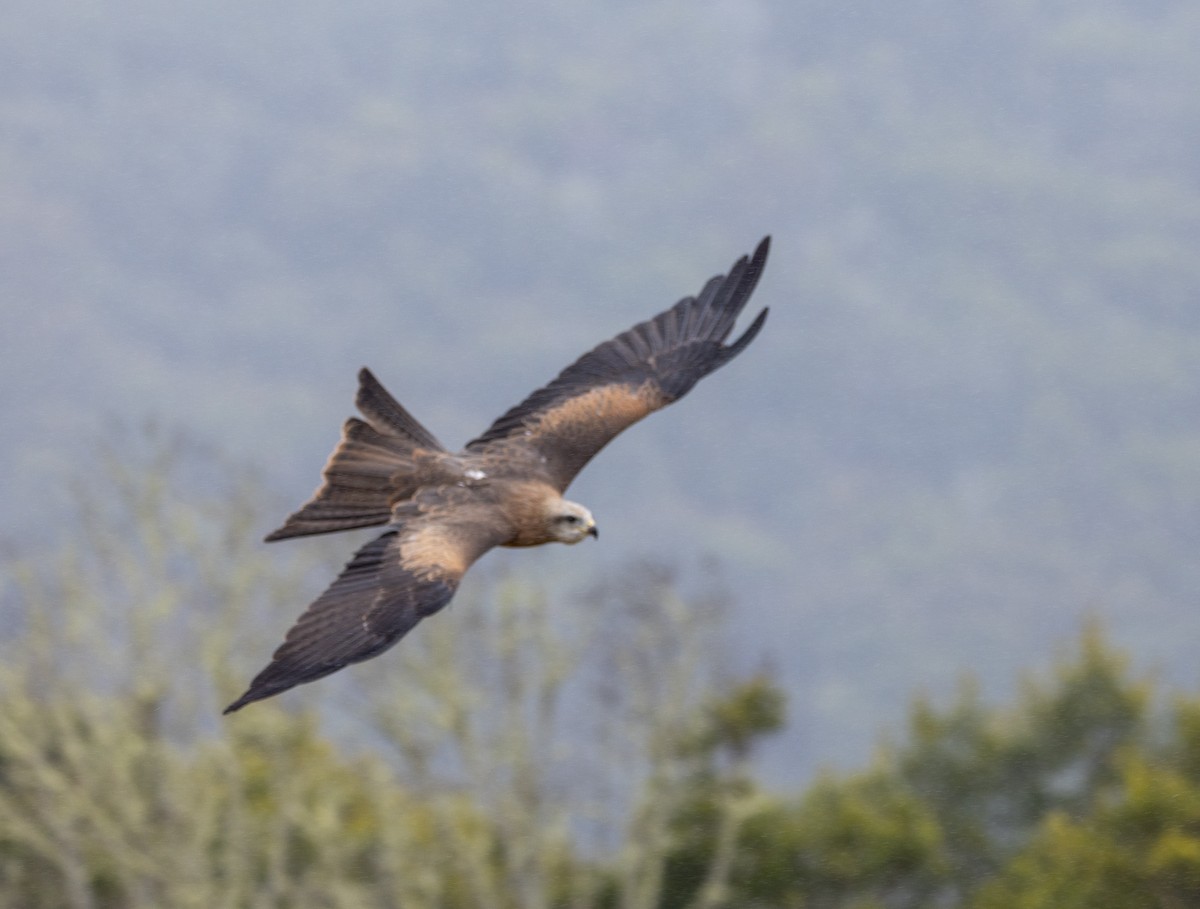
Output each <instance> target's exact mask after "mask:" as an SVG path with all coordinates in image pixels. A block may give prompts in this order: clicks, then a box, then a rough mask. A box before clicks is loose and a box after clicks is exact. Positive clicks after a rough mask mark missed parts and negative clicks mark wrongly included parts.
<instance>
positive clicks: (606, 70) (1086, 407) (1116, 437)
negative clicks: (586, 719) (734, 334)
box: [0, 0, 1200, 779]
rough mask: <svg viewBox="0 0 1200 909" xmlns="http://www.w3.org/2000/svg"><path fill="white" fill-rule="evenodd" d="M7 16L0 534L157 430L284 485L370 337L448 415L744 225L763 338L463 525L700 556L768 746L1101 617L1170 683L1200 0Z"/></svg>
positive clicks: (293, 485)
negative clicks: (775, 713) (179, 434)
mask: <svg viewBox="0 0 1200 909" xmlns="http://www.w3.org/2000/svg"><path fill="white" fill-rule="evenodd" d="M0 10H2V11H3V23H4V26H3V28H2V29H0V306H2V307H3V323H2V325H3V327H2V330H0V426H2V427H3V429H2V430H0V433H2V434H0V477H2V478H3V479H2V480H0V482H2V483H3V488H2V489H0V495H2V499H0V500H2V501H3V502H4V503H5V505H4V509H3V512H2V513H0V538H3V539H4V540H5V541H6V545H8V546H9V547H18V548H19V547H23V546H29V545H31V543H36V542H38V541H49V540H53V539H54V538H55V537H56V536H57V534H58V533H59V532H60V524H61V520H62V515H63V514H64V510H65V504H66V502H67V499H68V493H69V484H70V482H71V478H72V477H75V476H78V475H81V474H82V475H87V474H86V471H87V469H88V468H89V466H90V465H91V462H92V454H93V450H94V447H95V444H96V441H97V440H98V439H99V438H100V437H101V436H102V435H104V434H105V433H112V432H114V431H115V432H133V431H135V428H136V426H137V425H138V424H139V423H140V422H141V421H143V420H145V419H147V418H154V419H157V420H159V421H161V422H163V423H166V424H168V425H170V426H178V427H182V428H185V429H187V430H188V431H189V432H191V433H192V434H193V435H194V436H196V437H198V438H200V439H201V440H204V441H206V442H211V443H212V444H214V445H215V446H217V447H219V448H222V449H224V450H227V451H229V452H231V453H232V454H234V455H235V456H237V457H240V458H243V459H246V460H250V461H252V462H253V463H255V464H258V465H260V466H261V467H262V468H263V469H264V471H265V472H266V475H267V476H269V478H270V480H269V484H270V488H269V489H268V490H264V492H265V493H267V494H270V495H278V496H281V497H282V499H283V500H284V501H286V502H287V504H288V505H295V504H299V502H300V501H301V500H303V499H304V498H305V497H306V496H307V495H308V493H309V492H310V491H311V490H312V488H313V487H314V486H315V484H316V482H317V479H318V472H319V468H320V466H321V464H322V462H323V460H324V457H325V456H326V454H327V453H328V450H329V448H330V447H331V445H332V443H333V441H334V439H335V438H336V435H337V428H338V426H339V424H340V422H341V420H342V419H343V418H344V417H345V416H347V415H348V414H349V413H350V411H351V400H352V395H353V391H354V385H355V382H354V373H355V370H356V369H357V368H358V367H360V366H362V365H370V366H371V367H372V368H373V369H374V370H375V371H376V373H377V375H378V376H379V377H380V378H381V379H382V380H383V381H384V382H385V384H387V385H388V387H389V388H390V389H391V390H392V391H393V392H394V393H395V394H396V395H397V396H398V397H399V398H400V399H401V400H402V401H403V402H404V403H405V404H406V405H408V406H409V407H410V408H411V409H412V410H413V411H414V413H415V414H417V415H418V417H420V418H421V419H422V420H423V421H424V422H426V423H427V425H429V427H430V428H431V429H432V430H433V431H434V432H435V433H436V434H437V435H438V436H439V437H440V438H441V439H442V440H443V441H444V442H445V443H447V444H448V445H451V446H457V445H459V444H462V443H463V442H465V441H466V440H467V439H468V438H470V437H471V436H473V435H474V434H476V433H478V432H479V431H481V430H482V429H483V428H484V427H485V426H486V425H487V423H488V422H489V421H490V420H491V419H492V418H493V417H495V416H496V415H498V414H499V413H500V412H501V411H502V410H504V409H505V408H507V407H508V406H510V405H511V404H513V403H515V402H516V401H517V400H519V399H520V398H521V397H523V396H524V395H525V394H526V393H527V392H528V391H529V390H531V389H532V388H533V387H534V386H536V385H538V384H540V383H542V382H544V381H546V380H548V379H549V378H551V377H552V376H553V375H554V374H555V373H556V372H557V371H558V370H559V369H560V368H561V367H562V366H564V365H565V364H566V363H567V362H569V361H570V360H571V359H573V358H574V357H575V356H577V355H578V354H579V353H581V352H582V351H583V350H584V349H586V348H588V347H590V346H592V345H593V344H595V343H597V342H598V341H600V340H602V339H604V338H606V337H608V336H610V335H612V334H614V333H616V332H617V331H620V330H622V329H624V328H626V327H627V326H628V325H629V324H631V323H633V322H635V321H638V320H640V319H643V318H646V317H648V316H650V315H652V314H654V313H655V312H657V311H659V310H660V309H662V308H664V307H666V306H668V305H670V304H671V303H673V302H674V301H675V300H676V299H677V298H679V297H680V296H682V295H684V294H688V293H692V292H694V291H696V290H697V289H698V288H699V287H700V286H701V284H702V282H703V281H704V279H706V278H707V277H708V276H710V275H711V274H714V273H716V272H719V271H723V270H725V269H726V268H727V267H728V266H729V264H730V263H731V262H732V261H733V259H734V258H735V257H736V256H737V255H740V254H741V253H743V252H746V251H749V250H750V249H751V248H752V246H753V244H754V243H756V242H757V241H758V239H759V238H760V237H761V236H762V235H763V234H765V233H771V234H772V235H773V236H774V246H773V250H772V258H771V261H770V264H769V266H768V269H767V272H766V275H765V278H764V279H763V281H762V283H761V285H760V287H759V290H758V292H757V295H756V298H755V300H754V301H753V302H752V304H751V309H756V308H757V307H760V306H763V305H770V306H771V308H772V314H771V318H770V320H769V322H768V324H767V326H766V328H765V330H764V332H763V334H762V335H761V336H760V338H759V340H757V341H756V342H755V344H754V345H753V347H752V348H751V349H750V350H749V351H748V352H747V353H746V354H745V355H744V356H743V357H742V358H740V359H739V360H738V361H737V362H736V363H734V364H733V365H731V366H730V367H728V368H727V369H726V370H724V371H722V372H721V373H720V374H719V375H717V376H715V377H713V378H711V379H710V380H708V381H706V382H705V383H703V384H702V385H701V386H699V387H698V388H697V389H696V391H695V392H694V393H693V394H692V396H690V397H689V398H688V399H687V400H685V401H684V402H682V403H681V404H680V405H678V406H676V407H674V408H671V409H670V410H669V411H667V412H665V413H663V414H660V415H657V416H655V417H654V418H653V419H651V420H649V421H648V422H647V423H645V424H643V425H640V426H638V427H636V429H634V430H633V431H631V432H630V433H628V434H627V435H625V436H623V437H622V438H621V439H620V440H619V441H618V442H616V443H614V445H613V446H612V447H611V448H610V449H608V450H606V451H605V452H604V454H603V455H602V456H601V457H600V458H599V459H598V460H597V461H596V462H594V463H593V465H592V466H591V467H590V468H589V470H588V471H587V472H585V473H584V474H583V475H582V477H581V478H580V480H579V481H578V482H577V483H576V485H575V486H574V487H573V488H572V497H573V498H575V499H578V500H580V501H583V502H585V503H587V504H588V505H589V506H590V507H591V508H592V510H593V511H594V512H595V513H596V514H597V517H598V519H599V522H600V525H601V527H602V529H603V537H602V541H601V543H600V544H599V545H588V546H581V547H578V548H576V549H572V550H566V549H563V548H555V549H553V550H549V549H548V550H547V551H545V552H539V553H508V552H506V553H500V554H497V555H491V556H489V557H488V559H487V561H488V562H492V561H499V562H501V563H503V564H511V565H512V566H513V567H514V568H518V569H520V568H521V567H526V568H527V569H528V570H529V571H531V572H534V573H536V574H538V575H539V576H542V577H545V578H548V579H551V580H549V581H548V583H552V584H555V585H557V588H556V589H558V590H559V591H561V595H562V596H563V598H564V602H565V601H569V599H570V596H571V591H572V590H574V589H576V587H577V586H578V584H581V583H585V582H587V581H589V580H594V579H595V578H597V577H600V576H603V573H604V571H605V569H606V566H617V565H620V564H622V563H623V562H624V561H625V560H627V559H629V558H630V557H635V556H648V557H656V558H665V559H669V560H674V561H675V562H676V563H677V564H679V565H680V566H681V568H683V569H684V571H685V572H699V570H700V567H701V566H702V564H703V563H704V560H705V559H706V558H707V557H708V556H715V557H716V558H717V560H718V562H719V566H720V569H721V571H722V574H723V577H724V579H725V583H726V584H727V585H728V587H729V588H730V590H731V591H732V593H733V595H734V599H735V602H734V605H733V613H732V615H733V622H732V625H733V627H734V629H735V640H733V641H732V642H731V643H732V645H733V651H734V652H733V654H732V655H731V663H732V664H734V665H739V666H754V665H757V664H758V663H760V662H763V661H765V662H767V663H768V664H770V665H773V666H774V667H775V669H776V671H777V672H778V674H779V676H780V678H781V680H782V681H783V682H784V684H785V686H786V687H787V689H788V691H789V696H790V698H791V709H792V722H791V725H790V727H789V731H788V733H787V734H786V736H785V737H784V738H782V739H781V740H780V741H779V742H778V743H777V744H776V745H775V747H774V750H773V751H772V752H771V753H770V757H769V761H768V763H769V767H770V770H771V771H772V772H774V773H776V774H779V775H781V776H783V777H785V778H789V779H795V778H797V777H800V776H802V775H804V774H806V773H807V772H808V771H809V770H811V768H812V767H814V766H815V765H817V764H819V763H845V762H850V761H861V760H862V759H863V758H864V757H865V756H866V754H867V753H868V751H869V748H870V744H871V742H872V741H873V739H874V737H875V736H876V734H877V733H878V732H879V730H880V729H882V728H885V727H887V726H888V725H891V724H895V723H897V722H898V721H899V719H900V717H899V716H898V711H901V710H902V709H903V707H904V705H905V704H906V703H908V700H909V698H910V696H911V695H912V694H913V693H914V692H915V691H918V690H925V691H929V692H933V693H938V692H944V691H947V690H949V688H950V687H951V686H952V685H953V683H954V682H955V681H956V679H957V678H958V676H959V675H960V674H961V673H963V672H965V671H968V670H969V671H973V672H975V673H977V674H978V675H979V676H980V678H981V679H982V680H983V681H984V683H985V690H987V691H989V692H992V693H999V692H1002V691H1007V690H1009V689H1011V687H1012V684H1013V682H1014V679H1015V675H1016V673H1017V672H1018V670H1019V669H1020V668H1021V667H1026V666H1029V665H1033V664H1035V663H1037V662H1038V661H1043V660H1045V659H1046V658H1047V657H1049V656H1050V655H1051V654H1053V653H1054V652H1055V650H1056V648H1058V647H1059V646H1061V645H1062V644H1063V642H1065V641H1068V640H1070V639H1073V638H1074V637H1075V635H1076V631H1077V629H1078V626H1079V622H1080V619H1081V617H1083V616H1085V615H1099V616H1101V617H1103V619H1104V621H1105V623H1106V625H1107V627H1108V628H1109V630H1110V631H1111V634H1112V638H1113V640H1114V641H1115V642H1116V643H1117V644H1118V645H1120V646H1122V647H1125V648H1127V649H1129V650H1130V651H1131V652H1132V653H1134V654H1135V655H1136V657H1137V658H1138V660H1139V661H1140V663H1141V665H1143V666H1147V667H1154V668H1157V669H1158V670H1159V671H1160V672H1161V673H1162V675H1163V676H1165V677H1166V678H1167V679H1168V680H1170V681H1171V682H1174V683H1176V684H1182V685H1187V686H1194V685H1195V683H1196V681H1197V670H1196V664H1195V653H1196V641H1197V639H1198V638H1200V603H1198V602H1197V591H1198V590H1200V583H1198V582H1200V569H1198V564H1197V560H1196V555H1195V553H1196V547H1197V543H1198V542H1200V519H1198V511H1197V505H1198V504H1200V502H1198V499H1200V424H1198V419H1197V418H1198V417H1200V356H1198V355H1200V300H1198V297H1200V255H1198V254H1197V251H1198V249H1200V243H1198V242H1197V241H1200V152H1198V151H1197V149H1198V148H1200V92H1198V91H1197V86H1200V56H1198V55H1197V54H1196V48H1197V47H1200V7H1198V6H1197V5H1196V4H1194V3H1189V2H1183V0H1179V2H1168V0H1164V2H1150V0H1145V2H1140V3H1135V2H1097V0H1086V2H1084V0H1065V2H1048V0H1046V2H1036V0H1028V2H1025V0H1006V2H1000V0H997V2H966V3H964V2H960V0H928V2H920V3H909V4H895V3H892V2H883V0H878V2H851V3H847V2H797V0H761V2H751V0H745V2H741V0H724V2H695V0H692V2H686V3H685V2H675V0H663V2H638V3H622V2H607V3H603V4H600V3H578V2H562V0H559V2H546V0H542V2H512V3H505V4H492V3H482V2H474V3H459V4H446V3H440V2H410V3H383V2H371V0H343V2H339V3H326V2H308V3H303V4H298V3H283V2H278V0H262V2H252V3H245V2H237V3H235V2H205V3H197V2H177V3H172V4H162V3H157V2H150V0H144V2H138V0H108V2H105V3H88V2H78V0H73V2H69V3H68V2H64V0H37V2H33V0H6V2H0ZM743 324H745V323H743ZM114 426H115V427H117V428H116V429H115V430H114V428H113V427H114ZM280 517H281V518H282V514H281V515H280ZM269 529H270V528H268V527H264V528H263V531H264V532H266V531H267V530H269ZM292 545H305V544H292ZM352 545H353V541H347V542H346V554H347V555H349V552H350V550H351V548H352ZM316 592H317V591H316V590H314V591H313V593H316ZM304 605H305V603H304V602H297V604H296V608H297V612H298V611H299V610H300V609H301V608H302V607H303V606H304ZM255 621H256V617H255V616H252V615H247V616H245V622H246V623H247V627H249V626H251V625H252V624H253V623H255ZM282 630H283V629H279V631H280V632H282Z"/></svg>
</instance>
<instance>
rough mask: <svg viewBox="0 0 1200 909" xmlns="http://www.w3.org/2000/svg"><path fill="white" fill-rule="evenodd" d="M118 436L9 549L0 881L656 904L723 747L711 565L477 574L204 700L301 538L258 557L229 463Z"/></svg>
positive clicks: (247, 654) (281, 601) (245, 499)
mask: <svg viewBox="0 0 1200 909" xmlns="http://www.w3.org/2000/svg"><path fill="white" fill-rule="evenodd" d="M120 441H121V444H120V445H119V446H112V447H111V448H110V449H108V453H107V454H105V455H103V456H102V457H101V458H100V464H99V465H98V467H97V468H96V470H97V473H96V475H95V476H93V477H87V478H85V480H86V481H87V482H86V483H85V484H83V485H82V486H81V488H80V490H79V492H78V502H79V507H80V513H79V516H78V519H77V520H76V521H74V522H72V524H71V525H70V535H69V536H68V538H67V539H66V540H65V541H64V543H63V545H62V547H61V548H60V549H58V550H52V551H47V552H38V553H35V554H32V555H28V556H24V557H17V558H15V559H13V560H11V562H10V564H8V565H7V566H6V567H7V568H8V569H9V571H8V575H9V576H10V577H14V578H17V579H18V582H17V583H14V584H12V585H11V586H10V587H9V588H8V590H7V591H6V600H5V603H4V609H5V612H6V614H8V615H10V616H12V617H13V618H14V620H15V621H14V622H13V623H12V624H11V625H10V627H12V628H14V629H15V630H14V631H12V632H11V633H10V634H9V635H8V636H7V637H6V638H5V639H4V640H3V642H2V643H0V685H2V687H3V690H4V693H5V696H4V698H3V699H2V700H0V783H2V785H0V905H12V906H21V907H26V909H43V907H46V909H49V907H64V906H65V907H68V909H108V907H114V909H116V907H121V909H128V907H133V909H137V907H160V906H172V907H189V906H195V907H206V909H207V907H212V906H230V907H246V909H250V907H254V909H257V907H261V906H271V907H278V909H309V907H312V909H316V907H328V906H339V907H342V906H354V907H364V909H366V907H381V909H382V907H396V906H403V907H405V909H421V907H435V906H436V907H439V909H441V907H445V909H460V907H461V909H485V907H486V909H509V907H512V909H538V907H547V909H549V907H556V906H572V907H579V909H587V907H599V906H604V907H618V906H619V907H622V909H653V907H656V906H657V905H658V902H659V899H660V894H661V891H662V888H663V877H664V872H663V869H664V867H665V862H666V858H667V855H668V852H669V850H670V847H671V842H672V839H671V823H672V820H673V819H674V818H675V816H676V815H677V812H678V810H679V806H680V805H681V804H682V803H683V802H684V801H685V799H686V797H687V795H688V793H689V792H690V790H691V788H692V787H693V785H694V780H695V779H696V778H697V775H698V774H699V772H700V771H699V768H700V767H701V766H708V765H707V764H706V762H710V759H711V756H712V754H713V753H714V752H715V751H716V750H719V749H721V748H725V749H726V750H729V752H730V753H731V754H733V755H734V756H735V758H736V760H735V762H734V763H735V764H736V765H737V766H738V767H739V768H740V767H742V766H743V765H742V764H741V763H740V761H741V760H742V758H743V757H744V756H745V753H746V744H745V742H746V736H747V734H748V733H747V732H746V731H745V730H743V729H741V727H740V726H739V723H740V722H741V721H740V720H739V719H738V717H737V715H736V714H737V711H736V710H735V711H733V713H732V714H731V713H730V711H729V709H728V703H729V702H728V701H727V700H726V701H722V700H721V699H720V697H719V696H720V695H721V692H722V691H724V690H726V689H727V688H728V685H729V683H728V682H725V683H723V682H722V681H721V680H720V678H719V677H718V676H717V675H716V674H715V672H714V669H713V667H714V665H716V664H717V663H718V661H716V660H715V659H714V656H715V653H716V650H717V648H716V644H717V633H718V618H719V611H720V610H719V607H720V601H721V597H720V596H719V595H716V594H714V593H713V592H712V591H713V590H714V589H715V586H716V585H713V584H711V583H709V584H707V585H706V587H705V589H704V591H703V592H702V593H700V594H697V595H695V596H690V597H687V596H683V595H682V594H681V593H680V589H681V587H682V584H681V582H680V580H679V578H678V577H677V576H676V575H675V574H674V573H673V572H671V571H669V570H667V569H664V568H663V567H661V566H656V565H653V564H644V565H638V566H631V567H630V568H629V569H628V570H627V571H625V572H623V573H622V574H621V576H620V579H619V580H618V581H616V582H613V583H608V584H606V585H602V586H597V587H595V588H594V589H592V590H590V591H586V592H584V593H582V594H580V595H579V597H578V599H577V601H576V602H574V603H568V604H560V605H558V606H556V607H555V608H551V604H550V602H549V600H548V598H547V596H546V595H545V594H544V593H543V592H542V591H541V590H539V588H538V587H537V586H536V585H534V584H531V583H529V582H526V581H522V580H519V579H517V578H516V577H513V576H506V575H503V574H494V575H492V576H491V577H485V578H484V579H483V583H481V584H476V585H475V586H474V595H473V597H472V596H471V595H468V596H467V597H465V598H464V599H463V600H462V601H461V602H460V603H458V604H457V605H456V607H455V609H453V610H450V611H448V613H446V614H444V615H440V616H438V617H437V620H436V621H431V622H428V623H426V625H424V626H422V628H421V629H420V631H419V632H418V633H415V634H414V635H412V636H411V637H410V638H408V639H406V640H405V642H404V644H403V646H401V647H399V648H397V650H396V651H395V652H394V653H393V654H389V656H388V658H387V659H386V660H379V661H376V662H375V663H373V664H370V665H368V666H363V667H358V668H359V669H361V670H362V672H360V673H357V674H356V673H354V672H346V673H341V674H339V675H338V676H337V677H334V678H331V679H329V680H327V681H325V682H322V684H321V685H320V686H312V687H306V688H305V689H304V690H303V697H300V696H299V695H297V696H296V697H293V698H291V703H289V702H288V699H286V698H285V699H277V700H272V701H269V702H265V703H263V704H256V705H255V707H254V709H253V711H246V712H245V713H244V714H239V715H238V716H237V717H235V718H234V719H233V720H232V721H229V720H226V721H221V720H220V719H219V718H218V712H219V708H220V705H221V704H223V703H225V702H226V701H227V700H228V699H229V697H231V696H232V694H233V693H234V692H235V691H236V690H237V688H238V686H239V684H240V683H241V682H243V681H244V680H245V678H246V677H247V673H248V672H249V671H250V670H251V669H252V668H253V667H254V666H255V665H256V664H257V661H258V660H259V659H260V658H261V653H262V652H263V651H264V650H266V649H268V648H269V646H270V645H271V643H273V642H272V641H271V640H270V639H269V638H267V637H265V635H259V636H255V635H249V636H250V637H257V639H256V640H255V641H253V646H245V643H246V642H241V641H237V640H236V639H235V634H234V629H238V630H239V633H240V632H242V631H247V630H249V629H251V628H252V627H253V622H252V620H251V616H252V615H254V614H258V613H261V614H264V615H265V616H266V617H267V618H269V619H270V620H271V621H270V622H269V623H264V625H263V626H262V627H263V629H264V632H265V633H267V634H273V633H274V631H273V630H271V631H267V630H266V629H274V628H278V627H280V626H282V625H284V624H286V617H287V616H286V614H287V613H291V612H295V611H296V610H297V608H298V607H297V604H298V603H302V602H303V601H304V598H305V595H306V594H305V592H304V587H305V586H306V585H307V583H308V580H309V575H312V574H315V572H313V571H311V570H310V569H311V568H313V567H314V566H315V565H318V564H319V563H320V561H321V559H322V554H321V553H322V551H321V549H320V548H319V547H320V544H319V543H318V544H317V545H316V547H293V548H292V550H291V552H292V555H290V556H289V555H286V554H284V553H282V552H277V551H274V550H273V551H272V555H271V557H270V558H266V557H264V556H263V555H262V553H261V550H260V549H259V547H258V546H257V545H256V542H255V541H256V540H257V537H258V536H259V534H260V532H261V529H262V527H264V526H267V525H268V524H269V523H270V522H269V520H268V519H267V518H266V516H265V514H264V512H265V511H266V509H265V508H264V505H263V502H262V494H261V492H260V491H259V490H260V489H261V484H260V483H259V482H258V479H257V478H256V477H254V476H253V475H251V474H248V473H247V472H246V471H245V470H244V469H241V468H238V467H236V466H234V465H230V464H228V463H227V462H226V461H224V460H223V459H221V458H219V457H215V456H213V455H212V454H211V453H206V452H203V451H201V450H199V449H197V448H196V447H195V446H194V445H190V444H189V443H186V442H184V441H181V440H180V439H178V438H176V437H173V436H169V435H167V434H165V433H161V432H153V433H151V434H150V435H149V436H148V437H143V438H142V439H141V444H140V447H139V446H138V445H137V444H134V440H132V439H122V440H120ZM131 449H132V450H131ZM315 580H317V581H318V582H319V575H318V577H317V578H316V579H315ZM723 686H724V687H723ZM297 704H305V705H307V706H306V707H305V708H304V709H301V710H297V709H296V705H297ZM322 708H324V709H322ZM772 709H773V710H774V714H773V716H775V720H774V722H778V710H777V709H776V708H768V712H770V710H772ZM759 722H761V721H759ZM714 736H715V738H714ZM699 743H703V744H699ZM710 771H711V772H712V774H713V776H714V779H718V780H719V778H720V777H721V771H720V770H719V769H717V768H715V767H710ZM738 772H739V773H740V772H742V770H739V771H738ZM722 861H723V862H724V863H725V864H724V865H722V866H721V867H718V868H717V870H715V871H713V872H712V873H710V874H708V877H709V878H710V879H711V880H712V881H713V882H714V886H720V884H721V880H722V878H723V876H724V874H725V873H726V871H725V870H723V868H724V867H725V866H726V865H727V864H728V862H727V860H722Z"/></svg>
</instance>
